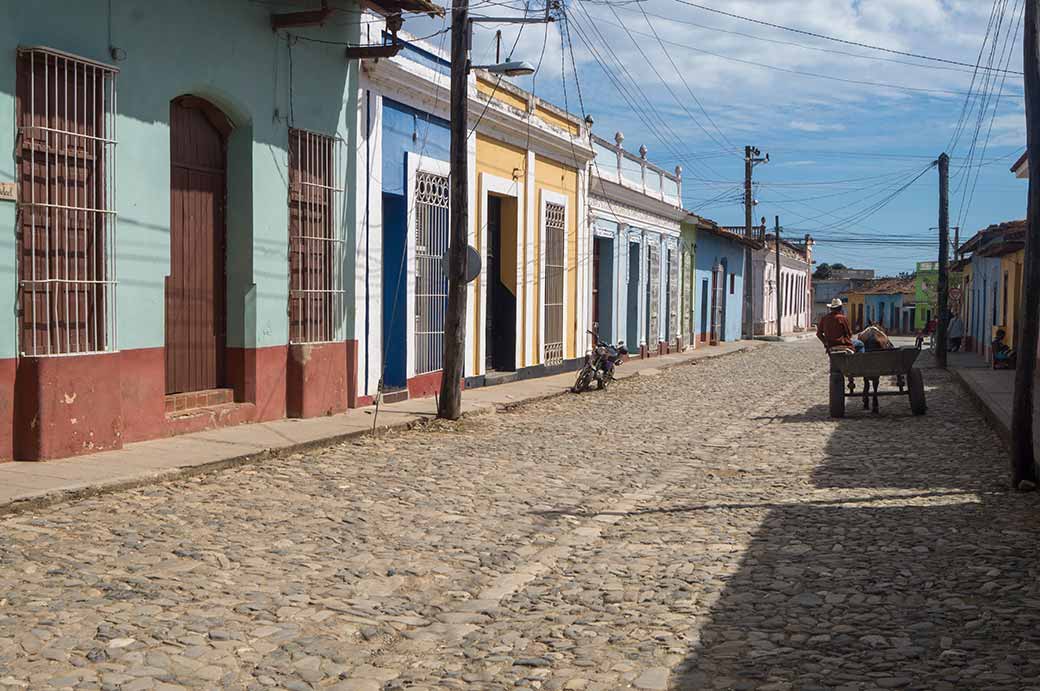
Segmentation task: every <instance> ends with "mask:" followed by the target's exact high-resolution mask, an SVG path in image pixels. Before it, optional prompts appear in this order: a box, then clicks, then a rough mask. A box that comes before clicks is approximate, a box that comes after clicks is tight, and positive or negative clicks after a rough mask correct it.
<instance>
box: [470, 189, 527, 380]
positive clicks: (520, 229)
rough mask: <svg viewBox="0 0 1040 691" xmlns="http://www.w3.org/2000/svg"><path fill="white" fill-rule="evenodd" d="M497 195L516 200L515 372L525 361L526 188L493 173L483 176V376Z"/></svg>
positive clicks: (480, 363) (480, 323)
mask: <svg viewBox="0 0 1040 691" xmlns="http://www.w3.org/2000/svg"><path fill="white" fill-rule="evenodd" d="M492 194H495V195H498V196H501V197H512V198H513V199H515V200H516V296H515V297H516V301H517V304H516V332H515V333H516V338H515V341H516V343H515V344H514V351H515V352H514V358H515V360H514V362H515V363H516V368H517V369H520V366H521V365H520V363H521V362H522V357H523V351H524V347H523V339H522V338H521V337H520V334H521V333H523V318H524V308H523V294H522V292H521V291H523V289H524V275H523V263H524V262H523V257H524V245H523V238H524V223H523V217H524V215H523V214H524V186H522V185H521V184H520V182H519V181H518V180H507V179H506V178H501V177H498V176H497V175H491V174H490V173H480V300H479V302H480V305H479V310H480V314H479V315H478V319H477V326H476V328H477V340H479V341H480V349H479V352H478V353H477V367H476V370H475V371H474V374H476V375H478V376H479V375H481V374H486V372H487V366H486V362H487V359H486V358H487V339H486V338H485V337H484V336H485V334H486V333H487V329H486V326H485V325H486V324H487V321H486V320H487V302H488V300H487V294H488V273H487V271H488V261H487V250H488V234H487V228H488V199H489V197H490V196H491V195H492Z"/></svg>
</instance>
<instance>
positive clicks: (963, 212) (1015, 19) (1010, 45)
mask: <svg viewBox="0 0 1040 691" xmlns="http://www.w3.org/2000/svg"><path fill="white" fill-rule="evenodd" d="M1027 1H1028V0H1027ZM1018 7H1019V0H1015V6H1014V8H1013V9H1012V12H1011V17H1012V21H1011V23H1010V25H1009V27H1008V33H1009V34H1011V33H1012V31H1013V28H1014V27H1016V26H1018V25H1019V23H1020V21H1021V19H1022V17H1021V13H1020V12H1018V11H1017V10H1018ZM1024 11H1025V6H1024V5H1023V6H1022V13H1024ZM1017 38H1018V33H1017V32H1015V33H1014V34H1013V35H1012V36H1011V38H1010V41H1009V40H1008V39H1007V38H1005V40H1004V43H1005V46H1007V50H1006V57H1005V58H1004V64H1005V65H1009V64H1010V63H1011V57H1012V55H1013V54H1014V52H1015V45H1016V43H1017ZM998 64H999V63H998ZM1006 77H1007V75H1006V74H1005V75H1003V76H1002V78H1001V84H1000V88H998V89H997V95H996V100H995V101H994V103H993V111H992V113H991V114H990V118H989V128H988V130H987V131H986V138H985V140H984V141H983V142H982V151H981V153H980V154H979V160H980V163H979V164H977V165H976V167H975V171H974V173H975V175H974V180H973V181H972V183H971V191H970V192H969V193H968V200H967V203H966V204H965V203H964V197H963V196H962V197H961V206H960V208H959V211H958V214H957V225H958V226H959V225H962V224H963V222H964V221H965V220H966V219H967V217H968V213H970V211H971V204H972V202H973V201H974V199H975V190H976V188H977V187H978V184H979V177H981V175H982V163H981V161H982V160H984V159H985V156H986V149H987V147H988V146H989V140H990V137H991V136H992V134H993V123H994V121H995V120H996V116H997V109H998V108H999V107H1000V94H1001V92H1002V91H1003V89H1004V79H1006ZM966 170H967V175H968V176H970V175H971V173H972V171H971V168H967V169H966ZM965 190H967V187H965Z"/></svg>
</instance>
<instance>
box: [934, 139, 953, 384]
mask: <svg viewBox="0 0 1040 691" xmlns="http://www.w3.org/2000/svg"><path fill="white" fill-rule="evenodd" d="M949 274H950V157H949V156H947V155H946V154H945V152H944V153H941V154H939V286H938V289H937V293H938V300H937V302H938V305H937V306H936V309H937V310H938V312H939V322H938V328H937V329H936V332H935V340H936V347H935V357H936V360H938V364H939V367H942V368H945V367H946V350H947V348H946V331H947V326H948V325H949V320H948V319H947V312H948V311H949V306H950V275H949Z"/></svg>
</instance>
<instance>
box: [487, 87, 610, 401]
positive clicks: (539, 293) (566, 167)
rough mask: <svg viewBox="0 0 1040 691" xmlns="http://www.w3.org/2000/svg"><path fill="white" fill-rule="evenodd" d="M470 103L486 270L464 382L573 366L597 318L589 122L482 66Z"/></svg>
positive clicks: (581, 353)
mask: <svg viewBox="0 0 1040 691" xmlns="http://www.w3.org/2000/svg"><path fill="white" fill-rule="evenodd" d="M474 103H475V104H476V106H477V107H476V109H474ZM470 110H471V115H470V118H471V122H476V127H475V134H474V137H473V138H474V139H475V155H474V158H475V170H474V176H473V178H471V179H473V180H474V182H475V184H473V185H472V186H471V199H472V203H471V205H470V209H471V213H470V238H471V242H470V244H471V245H472V246H473V247H474V248H475V249H476V250H477V252H478V253H479V254H480V257H481V272H480V275H479V276H478V277H477V279H476V280H475V281H473V283H471V284H470V289H469V294H468V305H467V306H468V311H467V315H468V316H467V362H466V378H467V385H468V386H474V385H476V386H479V385H482V384H483V383H486V381H487V380H488V379H489V378H494V377H505V376H509V375H510V374H511V373H524V374H526V375H528V376H529V375H530V374H535V373H538V370H545V371H554V370H557V369H567V368H569V367H568V365H572V364H574V361H575V360H577V359H578V358H580V357H583V356H584V353H585V348H586V346H587V342H586V336H585V330H586V329H587V328H588V326H587V325H588V323H589V319H590V312H589V310H590V305H589V300H588V299H587V298H586V293H587V292H588V290H589V286H590V285H591V284H590V282H589V281H590V277H591V273H590V272H591V267H590V264H591V236H590V235H589V233H588V223H587V221H586V209H585V204H586V200H585V195H584V194H583V189H584V188H585V185H586V183H585V171H586V169H587V164H588V161H589V160H591V158H592V151H591V146H590V145H589V140H588V134H587V130H586V126H585V123H584V122H583V121H582V120H581V119H580V118H579V117H578V116H576V115H573V114H570V113H567V112H565V111H563V110H561V109H559V108H556V107H554V106H552V105H550V104H547V103H545V102H543V101H541V100H540V99H538V98H537V97H536V96H534V95H533V94H530V93H529V92H527V91H524V90H522V89H519V88H517V87H514V86H512V85H511V84H508V83H506V82H504V81H501V82H500V81H498V80H497V78H495V77H491V76H490V75H487V74H483V73H478V75H477V80H476V98H475V99H471V108H470ZM471 127H472V125H471ZM472 150H473V149H472V148H471V151H472Z"/></svg>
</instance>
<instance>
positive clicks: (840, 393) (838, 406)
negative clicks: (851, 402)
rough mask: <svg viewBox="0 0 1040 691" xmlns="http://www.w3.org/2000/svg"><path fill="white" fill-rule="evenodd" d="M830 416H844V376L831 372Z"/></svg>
mask: <svg viewBox="0 0 1040 691" xmlns="http://www.w3.org/2000/svg"><path fill="white" fill-rule="evenodd" d="M830 403H831V417H845V377H843V376H842V375H841V373H840V372H833V373H831V400H830Z"/></svg>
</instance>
